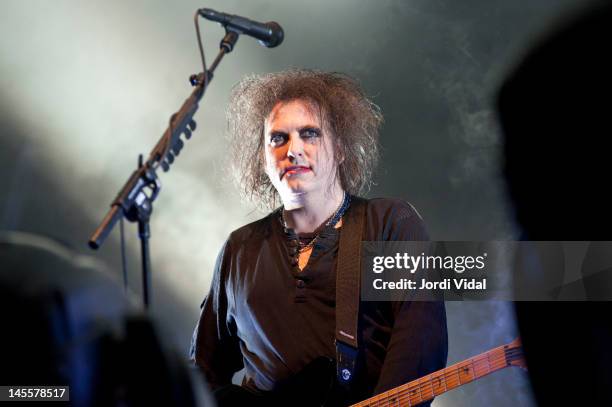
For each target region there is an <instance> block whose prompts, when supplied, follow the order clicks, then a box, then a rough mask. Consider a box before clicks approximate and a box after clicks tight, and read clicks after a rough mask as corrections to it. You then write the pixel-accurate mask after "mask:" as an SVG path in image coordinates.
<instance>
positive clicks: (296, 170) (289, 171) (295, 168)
mask: <svg viewBox="0 0 612 407" xmlns="http://www.w3.org/2000/svg"><path fill="white" fill-rule="evenodd" d="M308 171H312V170H311V169H310V167H307V166H304V165H292V166H290V167H287V168H285V169H284V170H283V171H282V173H281V176H280V178H281V179H283V177H284V176H285V175H294V174H303V173H305V172H308Z"/></svg>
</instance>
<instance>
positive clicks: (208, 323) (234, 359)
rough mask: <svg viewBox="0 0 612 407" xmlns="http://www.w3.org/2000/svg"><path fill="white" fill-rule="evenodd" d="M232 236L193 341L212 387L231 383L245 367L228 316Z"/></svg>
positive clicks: (219, 258)
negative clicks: (227, 291)
mask: <svg viewBox="0 0 612 407" xmlns="http://www.w3.org/2000/svg"><path fill="white" fill-rule="evenodd" d="M230 253H231V251H230V249H229V240H228V241H227V242H226V243H225V245H224V246H223V248H222V249H221V252H220V253H219V255H218V256H217V261H216V263H215V270H214V275H213V281H212V284H211V287H210V292H209V293H208V295H207V296H206V298H205V299H204V302H203V303H202V307H201V308H202V311H201V314H200V320H199V321H198V324H197V325H196V328H195V330H194V333H193V338H192V341H191V349H190V359H191V361H192V362H193V363H195V364H196V365H197V366H199V367H200V368H201V370H202V372H203V373H204V375H205V377H206V380H207V381H208V383H209V385H210V386H211V388H212V389H213V390H214V389H216V388H219V387H222V386H226V385H229V384H231V381H232V376H233V375H234V373H235V372H236V371H238V370H240V369H241V368H242V367H243V362H242V354H241V352H240V347H239V341H238V337H237V336H236V332H235V331H236V329H235V325H234V324H233V323H232V322H230V321H228V318H227V307H228V304H227V303H228V301H227V294H226V291H225V290H226V287H225V278H226V272H227V268H228V266H229V264H230Z"/></svg>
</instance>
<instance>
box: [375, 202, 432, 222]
mask: <svg viewBox="0 0 612 407" xmlns="http://www.w3.org/2000/svg"><path fill="white" fill-rule="evenodd" d="M366 201H367V203H368V206H367V208H368V209H367V211H368V215H370V214H371V215H373V216H376V217H381V218H384V219H388V220H400V219H409V218H412V217H416V218H418V219H421V220H422V219H423V218H422V217H421V215H420V214H419V212H418V211H417V210H416V208H415V207H414V206H413V205H412V204H411V203H410V202H408V201H405V200H403V199H399V198H371V199H367V200H366Z"/></svg>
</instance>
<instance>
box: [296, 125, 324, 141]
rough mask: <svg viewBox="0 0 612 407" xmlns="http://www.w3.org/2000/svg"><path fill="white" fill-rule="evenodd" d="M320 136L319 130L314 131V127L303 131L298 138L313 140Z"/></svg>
mask: <svg viewBox="0 0 612 407" xmlns="http://www.w3.org/2000/svg"><path fill="white" fill-rule="evenodd" d="M320 135H321V130H319V129H316V128H314V127H309V128H306V129H303V130H302V132H301V133H300V136H301V137H302V138H305V139H314V138H317V137H319V136H320Z"/></svg>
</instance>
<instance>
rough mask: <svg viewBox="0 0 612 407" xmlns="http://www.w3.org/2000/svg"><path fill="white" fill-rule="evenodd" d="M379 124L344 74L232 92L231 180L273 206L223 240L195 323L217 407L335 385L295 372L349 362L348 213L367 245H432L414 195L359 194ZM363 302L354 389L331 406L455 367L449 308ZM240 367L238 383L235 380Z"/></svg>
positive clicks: (368, 174) (196, 353) (373, 158)
mask: <svg viewBox="0 0 612 407" xmlns="http://www.w3.org/2000/svg"><path fill="white" fill-rule="evenodd" d="M381 123H382V115H381V113H380V111H379V109H378V107H377V106H376V105H374V104H373V103H372V102H371V101H370V100H369V99H368V98H367V97H366V96H365V94H364V92H363V91H362V89H361V87H360V86H359V85H358V84H357V82H356V81H355V80H354V79H352V78H350V77H349V76H347V75H344V74H339V73H327V72H320V71H313V70H297V69H294V70H289V71H285V72H280V73H273V74H264V75H259V76H250V77H247V78H246V79H244V80H242V81H241V82H240V83H239V84H238V85H237V86H236V87H235V88H234V91H233V93H232V97H231V100H230V105H229V109H228V127H229V140H230V143H229V145H230V148H231V160H230V161H231V165H232V170H233V174H234V177H235V180H236V182H237V184H238V186H239V188H240V191H241V193H242V195H243V196H244V197H245V198H246V199H248V200H251V201H252V202H254V203H256V204H257V205H258V206H259V207H261V208H262V209H265V210H267V211H270V213H269V214H268V215H267V216H265V217H264V218H262V219H260V220H258V221H256V222H253V223H250V224H248V225H245V226H243V227H241V228H239V229H237V230H235V231H234V232H232V233H231V234H230V235H229V237H228V238H227V240H226V242H225V244H224V246H223V248H222V249H221V251H220V253H219V256H218V258H217V261H216V265H215V270H214V277H213V282H212V285H211V288H210V292H209V294H208V295H207V296H206V298H205V300H204V302H203V304H202V311H201V316H200V320H199V322H198V324H197V326H196V329H195V331H194V335H193V341H192V347H191V357H192V360H193V361H194V363H195V364H196V365H197V366H199V367H200V368H201V370H202V371H203V373H204V375H205V377H206V379H207V381H208V383H209V385H210V386H211V387H212V388H213V389H214V390H215V394H216V396H217V400H218V401H219V403H220V404H221V405H223V404H226V405H231V404H234V403H237V402H241V401H245V400H247V399H249V397H250V396H251V395H253V397H254V399H255V400H258V401H255V404H263V402H262V400H272V401H273V402H272V404H274V403H277V404H280V403H281V402H282V403H287V404H289V405H309V404H311V403H313V398H312V397H311V396H312V395H313V394H326V393H327V390H328V387H329V385H328V384H329V383H330V382H326V381H321V380H318V379H320V378H321V376H323V375H320V374H315V375H313V376H311V377H316V379H317V380H295V379H296V378H304V377H307V376H303V375H302V374H301V373H300V372H303V371H305V369H306V370H308V366H312V365H313V362H315V361H318V360H329V361H331V363H332V364H333V365H335V364H336V363H340V362H341V361H344V356H343V357H342V358H339V357H338V355H339V348H338V347H337V345H338V344H337V339H338V330H337V320H336V316H337V311H338V308H337V305H338V301H337V295H336V294H337V289H338V288H339V287H337V279H336V277H337V269H338V253H339V252H342V250H346V249H343V248H342V245H341V244H340V242H341V241H342V242H344V241H346V240H347V239H349V236H348V234H350V232H346V231H345V235H344V236H343V239H344V240H342V239H341V236H342V233H343V230H344V229H346V230H349V229H348V227H349V223H348V219H352V218H351V216H352V214H355V213H357V211H359V210H361V211H362V213H363V219H364V220H363V223H362V225H363V228H362V229H360V230H361V231H362V232H361V236H356V237H353V238H356V239H357V241H359V240H362V241H397V240H416V241H419V240H428V235H427V232H426V230H425V226H424V223H423V220H422V219H421V217H420V215H419V213H418V212H417V211H416V210H415V209H414V207H413V206H412V205H410V204H409V203H407V202H405V201H402V200H400V199H390V198H375V199H367V200H366V199H363V198H359V196H360V195H362V194H364V193H366V192H367V190H368V189H369V187H370V185H371V182H372V176H373V173H374V169H375V166H376V164H377V162H378V158H379V145H378V143H379V141H378V138H379V127H380V125H381ZM359 208H362V209H359ZM351 230H352V229H351ZM342 244H344V243H342ZM358 255H359V254H358V253H357V252H356V253H354V255H353V256H358ZM356 276H357V277H355V278H358V274H356ZM339 281H340V280H339ZM338 298H339V297H338ZM355 303H357V304H358V306H357V307H356V308H357V311H356V321H357V323H356V324H355V325H356V327H357V328H356V332H355V336H354V338H352V339H354V342H353V343H355V344H357V343H358V345H357V347H356V349H355V352H354V353H351V355H352V356H351V357H352V358H353V360H352V361H353V362H354V364H353V365H351V366H353V367H354V371H352V372H351V373H350V374H348V373H346V372H345V373H346V374H345V375H344V379H348V376H352V377H350V384H348V385H346V386H338V387H343V388H344V389H345V391H344V392H343V393H342V394H343V396H342V397H336V398H330V399H328V401H329V400H333V401H330V402H329V403H328V404H340V405H344V404H348V403H351V402H355V401H358V400H360V399H364V398H367V397H370V396H372V395H373V394H377V393H379V392H382V391H385V390H388V389H390V388H393V387H395V386H398V385H400V384H403V383H405V382H408V381H410V380H412V379H415V378H418V377H421V376H423V375H426V374H428V373H431V372H433V371H435V370H438V369H441V368H443V367H444V366H445V364H446V358H447V347H448V345H447V330H446V314H445V308H444V303H443V302H426V301H414V302H409V301H403V302H401V301H395V302H393V301H381V302H369V301H359V298H356V299H355ZM338 312H339V311H338ZM340 332H341V333H343V331H340ZM345 335H347V337H350V336H351V335H348V334H345ZM349 339H350V338H349ZM349 342H351V341H350V340H349ZM344 355H345V356H346V354H344ZM340 359H342V360H340ZM242 368H244V369H245V375H244V379H243V381H242V386H240V389H241V390H239V388H238V386H232V385H231V382H232V377H233V375H234V373H235V372H236V371H238V370H240V369H242ZM342 371H344V369H342ZM340 376H341V375H340ZM331 379H332V381H336V377H335V374H332V377H331ZM298 382H299V385H296V383H298ZM288 389H290V390H288ZM287 397H291V399H290V400H288V399H287ZM266 403H268V402H267V401H266ZM424 405H425V404H424Z"/></svg>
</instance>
